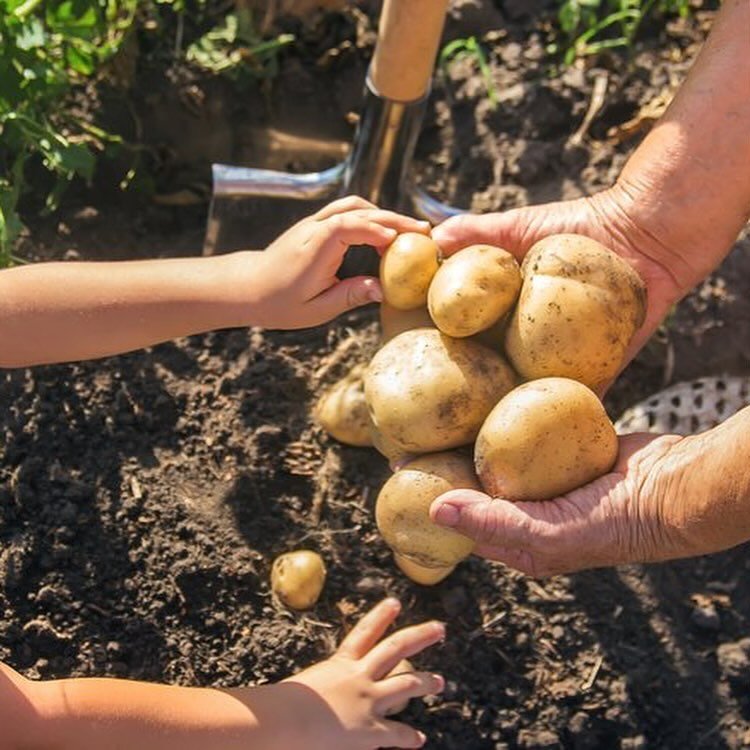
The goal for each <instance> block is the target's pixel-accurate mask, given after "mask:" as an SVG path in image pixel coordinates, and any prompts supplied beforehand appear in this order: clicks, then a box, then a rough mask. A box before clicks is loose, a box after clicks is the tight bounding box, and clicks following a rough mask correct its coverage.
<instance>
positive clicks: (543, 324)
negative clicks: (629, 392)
mask: <svg viewBox="0 0 750 750" xmlns="http://www.w3.org/2000/svg"><path fill="white" fill-rule="evenodd" d="M521 270H522V272H523V276H524V281H523V286H522V287H521V295H520V298H519V300H518V305H517V306H516V309H515V311H514V313H513V316H512V318H511V320H510V324H509V326H508V333H507V335H506V338H505V347H506V353H507V355H508V357H509V359H510V361H511V363H512V364H513V366H514V367H515V369H516V370H517V371H518V372H519V373H520V374H521V375H523V376H524V377H525V378H529V379H533V378H543V377H548V376H559V377H567V378H573V379H574V380H578V381H580V382H581V383H584V384H585V385H588V386H590V387H592V388H597V387H599V386H601V385H603V384H604V383H606V382H607V381H609V380H610V379H611V378H613V377H614V376H615V375H616V374H617V372H618V371H619V369H620V367H621V366H622V363H623V357H624V354H625V350H626V349H627V347H628V344H629V343H630V341H631V339H632V338H633V334H634V333H635V332H636V331H637V330H638V329H639V328H640V327H641V325H643V321H644V318H645V314H646V287H645V285H644V283H643V281H642V280H641V278H640V277H639V276H638V274H637V273H636V271H635V270H634V269H633V268H632V267H631V266H630V265H629V264H628V263H627V262H626V261H625V260H623V259H622V258H620V257H619V256H618V255H615V253H613V252H611V251H610V250H608V249H607V248H606V247H604V245H601V244H599V243H598V242H596V241H595V240H592V239H589V238H588V237H583V236H581V235H576V234H558V235H552V236H550V237H546V238H545V239H543V240H540V241H539V242H537V243H536V244H535V245H534V246H533V247H532V248H531V250H530V251H529V253H528V254H527V256H526V258H525V259H524V262H523V265H522V267H521Z"/></svg>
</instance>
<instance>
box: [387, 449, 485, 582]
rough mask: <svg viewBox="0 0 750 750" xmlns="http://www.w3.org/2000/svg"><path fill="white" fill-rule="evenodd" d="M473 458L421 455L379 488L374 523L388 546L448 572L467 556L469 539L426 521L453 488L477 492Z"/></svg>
mask: <svg viewBox="0 0 750 750" xmlns="http://www.w3.org/2000/svg"><path fill="white" fill-rule="evenodd" d="M478 488H479V482H478V481H477V478H476V475H475V474H474V468H473V466H472V464H471V459H470V458H468V457H467V456H464V455H462V454H461V453H456V452H455V451H452V452H445V453H433V454H431V455H429V456H420V457H419V458H415V459H414V460H413V461H410V462H409V463H408V464H406V466H404V467H403V468H402V469H400V470H399V471H397V472H396V473H395V474H393V475H392V476H391V478H390V479H389V480H388V481H387V482H386V483H385V484H384V485H383V488H382V489H381V490H380V494H379V495H378V499H377V502H376V504H375V520H376V522H377V524H378V529H380V533H381V534H382V535H383V538H384V539H385V541H386V544H388V546H389V547H390V548H391V549H392V550H393V551H394V552H395V553H396V554H397V555H399V556H401V557H402V558H407V559H408V560H409V561H412V562H415V563H417V565H420V566H422V567H423V568H442V569H443V570H444V569H445V568H450V567H453V566H454V565H456V563H458V562H459V561H460V560H463V559H464V558H465V557H468V556H469V555H470V554H471V551H472V550H473V549H474V542H473V540H471V539H469V538H468V537H465V536H463V534H459V533H458V532H456V531H453V530H451V529H444V528H441V527H440V526H437V525H436V524H434V523H433V522H432V521H431V520H430V505H431V504H432V501H433V500H434V499H435V498H436V497H437V496H438V495H442V494H443V493H444V492H448V491H449V490H454V489H478Z"/></svg>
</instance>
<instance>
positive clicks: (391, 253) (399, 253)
mask: <svg viewBox="0 0 750 750" xmlns="http://www.w3.org/2000/svg"><path fill="white" fill-rule="evenodd" d="M439 257H440V248H439V247H438V244H437V243H436V242H435V240H433V239H431V238H430V237H427V236H426V235H424V234H418V233H417V232H405V233H404V234H400V235H399V236H398V237H396V239H395V240H394V241H393V242H392V243H391V244H390V245H389V246H388V247H387V248H386V250H385V252H384V253H383V257H382V258H381V260H380V283H381V285H382V287H383V296H384V298H385V300H386V302H387V303H388V304H389V305H392V306H393V307H396V308H398V309H399V310H413V309H415V308H417V307H425V306H426V304H427V290H428V289H429V286H430V282H431V281H432V277H433V276H434V275H435V272H436V271H437V270H438V263H439Z"/></svg>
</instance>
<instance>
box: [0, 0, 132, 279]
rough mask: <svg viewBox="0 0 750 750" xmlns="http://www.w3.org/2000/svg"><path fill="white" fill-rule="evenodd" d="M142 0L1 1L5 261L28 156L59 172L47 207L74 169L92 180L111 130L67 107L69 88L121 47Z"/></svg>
mask: <svg viewBox="0 0 750 750" xmlns="http://www.w3.org/2000/svg"><path fill="white" fill-rule="evenodd" d="M136 6H137V0H47V2H44V1H43V0H0V266H2V265H7V264H8V263H10V262H11V260H12V257H11V250H12V248H13V245H14V242H15V240H16V238H17V236H18V233H19V232H20V230H21V221H20V219H19V217H18V213H17V206H18V201H19V198H20V197H21V193H22V191H23V189H24V170H25V167H26V165H27V162H28V161H29V159H31V158H34V157H37V158H40V159H41V161H42V163H43V165H44V166H45V167H46V169H47V170H48V171H49V172H50V173H51V174H52V175H53V176H54V184H53V186H52V188H51V189H50V190H49V193H48V194H47V196H46V206H47V208H48V209H52V208H54V207H55V205H56V204H57V201H58V200H59V198H60V195H61V193H62V191H63V190H64V188H65V186H66V185H67V184H68V183H69V182H70V180H72V179H73V178H74V177H75V176H80V177H83V178H84V179H90V178H91V176H92V174H93V169H94V155H93V153H92V151H91V149H90V148H89V145H90V143H91V142H92V141H94V140H96V141H100V140H101V138H103V137H106V134H105V133H103V132H102V131H101V130H99V129H97V128H95V127H94V126H92V125H91V124H90V123H88V122H86V121H85V119H84V118H82V117H81V116H80V115H77V114H75V113H74V112H72V111H71V110H70V109H68V108H67V107H65V97H66V95H67V94H68V93H69V92H70V90H71V88H72V87H73V86H74V85H75V84H77V83H81V82H83V81H84V80H85V79H87V78H89V77H90V76H92V75H93V74H94V73H95V71H96V70H97V68H98V67H99V66H100V65H101V64H102V63H103V62H104V61H106V60H108V59H109V58H111V57H112V55H114V54H115V52H117V50H118V49H119V47H120V44H121V43H122V41H123V39H124V37H125V35H126V34H127V32H128V30H129V29H130V28H131V26H132V23H133V20H134V17H135V12H136Z"/></svg>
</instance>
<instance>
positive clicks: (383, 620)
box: [337, 598, 401, 659]
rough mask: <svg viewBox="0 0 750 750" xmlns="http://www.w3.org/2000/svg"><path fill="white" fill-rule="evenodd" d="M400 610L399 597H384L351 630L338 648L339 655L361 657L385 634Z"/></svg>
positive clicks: (350, 657)
mask: <svg viewBox="0 0 750 750" xmlns="http://www.w3.org/2000/svg"><path fill="white" fill-rule="evenodd" d="M400 611H401V603H400V602H399V601H398V599H392V598H388V599H383V601H382V602H380V603H379V604H376V605H375V606H374V607H373V608H372V609H371V610H370V611H369V612H368V613H367V614H366V615H365V616H364V617H363V618H362V619H361V620H360V621H359V622H358V623H357V624H356V625H355V626H354V627H353V628H352V629H351V630H350V631H349V634H348V635H347V636H346V638H344V640H343V641H342V642H341V645H340V646H339V648H338V651H337V653H338V655H339V656H345V657H347V658H349V659H361V658H362V657H363V656H364V655H365V654H367V653H368V652H369V651H370V650H371V649H372V647H373V646H374V645H375V644H376V643H377V642H378V641H379V640H380V639H381V638H382V637H383V636H384V635H385V632H386V630H388V628H389V627H390V626H391V625H392V624H393V621H394V620H395V619H396V617H398V613H399V612H400Z"/></svg>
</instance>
